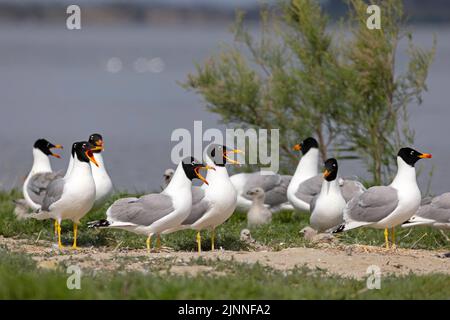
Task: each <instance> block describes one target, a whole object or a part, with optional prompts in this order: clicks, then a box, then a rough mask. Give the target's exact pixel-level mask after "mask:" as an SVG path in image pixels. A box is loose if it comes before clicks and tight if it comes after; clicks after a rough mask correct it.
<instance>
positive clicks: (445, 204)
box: [416, 193, 450, 223]
mask: <svg viewBox="0 0 450 320" xmlns="http://www.w3.org/2000/svg"><path fill="white" fill-rule="evenodd" d="M416 216H419V217H422V218H426V219H431V220H434V221H436V222H442V223H449V222H450V193H444V194H442V195H440V196H437V197H435V198H433V200H431V203H430V204H428V205H425V206H422V207H420V208H419V210H418V211H417V213H416Z"/></svg>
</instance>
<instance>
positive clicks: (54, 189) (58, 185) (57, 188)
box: [41, 178, 64, 211]
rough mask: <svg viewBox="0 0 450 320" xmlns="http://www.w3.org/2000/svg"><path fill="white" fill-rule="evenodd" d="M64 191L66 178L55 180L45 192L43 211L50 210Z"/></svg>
mask: <svg viewBox="0 0 450 320" xmlns="http://www.w3.org/2000/svg"><path fill="white" fill-rule="evenodd" d="M63 192H64V179H63V178H58V179H56V180H53V181H52V182H51V183H50V184H49V185H48V187H47V192H46V193H45V197H44V199H43V201H42V206H41V209H42V210H43V211H49V210H50V206H51V205H52V204H53V203H55V202H56V201H58V200H59V199H61V196H62V194H63Z"/></svg>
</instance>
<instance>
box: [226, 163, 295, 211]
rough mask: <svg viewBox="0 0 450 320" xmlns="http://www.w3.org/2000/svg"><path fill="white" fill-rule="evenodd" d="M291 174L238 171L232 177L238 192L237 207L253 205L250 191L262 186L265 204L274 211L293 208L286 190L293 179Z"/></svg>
mask: <svg viewBox="0 0 450 320" xmlns="http://www.w3.org/2000/svg"><path fill="white" fill-rule="evenodd" d="M291 178H292V177H291V176H288V175H279V174H275V173H270V174H262V172H253V173H237V174H235V175H232V176H231V177H230V179H231V182H232V183H233V185H234V187H235V189H236V191H237V193H238V198H237V207H238V208H239V209H241V210H248V209H250V207H251V205H252V199H251V197H250V196H249V194H248V191H249V190H251V189H253V188H261V189H263V191H264V193H265V195H266V196H265V199H264V204H265V206H266V207H268V208H269V209H270V210H271V211H272V212H276V211H280V210H293V209H294V208H293V207H292V205H291V204H290V203H289V201H288V199H287V196H286V192H287V188H288V185H289V183H290V181H291Z"/></svg>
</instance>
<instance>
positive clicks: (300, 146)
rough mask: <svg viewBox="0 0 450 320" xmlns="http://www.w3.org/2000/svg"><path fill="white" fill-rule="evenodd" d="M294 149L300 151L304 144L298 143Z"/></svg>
mask: <svg viewBox="0 0 450 320" xmlns="http://www.w3.org/2000/svg"><path fill="white" fill-rule="evenodd" d="M293 149H294V150H295V151H300V150H302V145H301V144H299V143H297V144H296V145H295V146H294V147H293Z"/></svg>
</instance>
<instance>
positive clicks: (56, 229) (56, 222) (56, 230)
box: [55, 220, 58, 236]
mask: <svg viewBox="0 0 450 320" xmlns="http://www.w3.org/2000/svg"><path fill="white" fill-rule="evenodd" d="M57 235H58V220H55V236H57Z"/></svg>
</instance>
